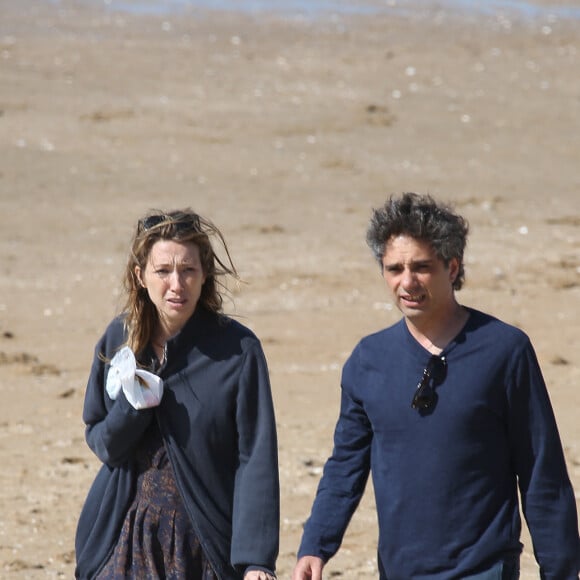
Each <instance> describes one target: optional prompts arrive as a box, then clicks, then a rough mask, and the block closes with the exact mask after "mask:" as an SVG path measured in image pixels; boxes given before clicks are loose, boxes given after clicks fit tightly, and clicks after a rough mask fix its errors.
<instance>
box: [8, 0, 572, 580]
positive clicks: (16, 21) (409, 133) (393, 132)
mask: <svg viewBox="0 0 580 580" xmlns="http://www.w3.org/2000/svg"><path fill="white" fill-rule="evenodd" d="M108 4H110V2H109V3H101V2H94V3H92V4H91V3H85V2H79V1H75V0H63V1H61V2H57V3H54V2H48V1H41V0H20V1H19V2H13V1H10V0H0V15H1V16H0V231H1V232H2V233H1V236H0V263H1V264H2V270H3V274H2V276H1V277H0V396H1V398H2V404H1V405H0V457H1V458H2V463H3V466H4V468H3V469H2V472H1V473H0V577H2V578H6V579H12V578H14V579H16V578H19V579H24V578H30V579H40V578H72V577H73V570H74V551H73V542H74V532H75V526H76V522H77V518H78V515H79V512H80V509H81V505H82V503H83V501H84V499H85V497H86V494H87V491H88V487H89V485H90V483H91V481H92V479H93V477H94V475H95V473H96V471H97V469H98V467H99V463H98V460H97V459H96V458H95V457H94V456H93V455H92V453H91V452H90V451H89V449H88V447H87V446H86V444H85V442H84V425H83V423H82V419H81V412H82V404H83V396H84V388H85V385H86V379H87V376H88V371H89V367H90V363H91V360H92V355H93V347H94V344H95V342H96V341H97V340H98V338H99V337H100V335H101V333H102V332H103V330H104V328H105V326H106V325H107V323H108V321H109V320H110V319H111V318H112V317H113V316H114V315H115V314H116V313H117V312H118V311H119V308H120V288H121V283H120V280H121V275H122V270H123V267H124V260H125V257H126V253H127V248H128V242H129V239H130V236H131V232H132V228H133V225H134V222H135V221H136V219H137V218H138V217H139V216H141V215H142V214H143V213H144V212H146V211H147V210H148V209H150V208H164V209H167V208H176V207H188V206H190V207H193V208H195V209H196V210H197V211H199V212H200V213H202V214H203V215H205V216H207V217H209V218H210V219H212V220H213V221H214V222H215V223H216V224H217V225H218V226H219V227H220V228H221V229H222V231H223V232H224V234H225V236H226V239H227V241H228V243H229V245H230V249H231V251H232V255H233V259H234V262H235V264H236V265H237V267H238V269H239V271H240V273H241V276H242V278H243V279H244V283H242V284H240V285H234V284H231V299H230V300H229V301H228V302H227V304H226V311H227V312H228V313H231V314H233V315H235V316H236V317H238V318H239V319H240V320H241V321H242V322H243V323H244V324H246V325H248V326H249V327H250V328H252V329H253V330H254V331H255V332H256V333H257V334H258V336H259V337H260V338H261V340H262V343H263V345H264V349H265V351H266V355H267V358H268V362H269V366H270V370H271V380H272V388H273V392H274V398H275V405H276V413H277V420H278V429H279V443H280V475H281V485H282V506H281V512H282V524H281V551H280V557H279V561H278V572H279V578H281V579H282V578H289V577H290V573H291V570H292V567H293V564H294V562H295V554H296V549H297V547H298V543H299V540H300V535H301V529H302V524H303V522H304V521H305V519H306V518H307V517H308V514H309V510H310V507H311V504H312V500H313V497H314V493H315V490H316V486H317V484H318V480H319V477H320V474H321V470H322V465H323V464H324V461H325V459H326V458H327V456H328V455H329V453H330V451H331V446H332V432H333V429H334V423H335V421H336V416H337V410H338V403H339V395H340V393H339V383H340V372H341V367H342V364H343V363H344V361H345V359H346V358H347V356H348V355H349V353H350V351H351V350H352V348H353V347H354V346H355V344H356V343H357V342H358V340H359V339H360V338H361V337H362V336H363V335H366V334H369V333H371V332H373V331H375V330H378V329H379V328H382V327H384V326H387V325H389V324H391V323H393V322H394V321H395V320H397V319H398V318H399V314H398V311H397V310H396V309H394V308H393V306H392V304H391V302H390V300H389V296H388V294H387V291H386V289H385V287H384V283H383V281H382V279H381V277H380V273H379V271H378V268H377V266H376V264H375V263H374V262H373V259H372V257H371V254H370V252H369V250H368V249H367V247H366V245H365V242H364V236H365V231H366V226H367V222H368V219H369V216H370V212H371V210H372V208H373V207H377V206H378V205H380V204H382V203H383V202H384V200H385V199H386V198H387V197H388V196H389V195H390V194H393V193H399V192H401V191H417V192H422V193H430V194H432V195H434V196H436V197H438V198H440V199H444V200H446V201H449V202H452V203H454V204H455V206H456V207H457V209H458V210H460V212H461V213H462V214H463V215H465V216H466V217H467V219H468V220H469V222H470V226H471V235H470V239H469V245H468V249H467V257H466V275H467V282H466V286H465V288H464V289H463V290H461V292H460V293H459V295H458V297H459V299H460V301H461V302H462V303H463V304H466V305H469V306H473V307H475V308H478V309H480V310H485V311H488V312H490V313H492V314H494V315H496V316H498V317H500V318H502V319H504V320H505V321H507V322H509V323H512V324H515V325H517V326H519V327H520V328H522V329H523V330H525V331H526V332H527V333H528V334H529V335H530V337H531V338H532V341H533V343H534V345H535V347H536V351H537V354H538V358H539V360H540V363H541V365H542V368H543V371H544V375H545V378H546V382H547V384H548V386H549V391H550V396H551V399H552V403H553V406H554V410H555V413H556V417H557V420H558V424H559V428H560V434H561V438H562V442H563V445H564V448H565V454H566V460H567V464H568V469H569V474H570V477H571V479H572V482H573V484H574V487H575V490H576V497H577V500H578V501H579V502H580V421H579V420H578V411H579V409H580V365H579V363H578V353H579V352H580V340H579V338H578V335H579V333H580V307H579V304H580V301H579V298H580V173H579V171H578V167H579V163H580V156H579V151H580V75H578V70H580V34H579V33H580V21H578V20H574V19H562V18H561V17H559V16H557V15H556V11H555V8H554V12H553V13H550V6H552V5H553V6H554V7H556V6H558V7H562V6H568V7H574V6H577V3H576V2H558V3H555V2H553V3H550V2H543V3H542V4H538V6H542V7H543V9H544V10H542V12H541V15H540V16H538V17H536V18H528V17H522V16H520V17H517V16H514V15H511V14H510V13H509V12H506V11H503V10H498V11H492V12H490V13H485V14H481V13H475V12H473V11H469V10H456V9H453V8H449V7H447V8H446V7H445V5H444V4H441V3H436V2H435V1H434V2H423V3H422V4H421V8H418V7H417V8H416V9H415V10H395V8H398V7H400V6H401V5H405V3H404V2H401V3H399V4H397V3H396V2H392V3H388V2H387V3H385V2H383V3H382V5H383V9H382V10H380V11H377V12H374V13H370V14H369V13H363V14H341V13H323V14H317V15H296V14H294V15H288V14H283V13H267V12H260V13H247V12H246V13H242V12H228V11H223V12H210V11H203V10H200V9H190V10H185V11H176V12H167V13H153V14H147V13H142V12H138V11H115V10H111V9H110V8H111V7H110V6H108ZM376 4H377V5H378V2H377V3H376ZM385 5H386V6H387V7H386V8H385ZM389 5H392V8H393V9H392V10H390V9H389ZM376 535H377V530H376V518H375V512H374V507H373V497H372V489H371V488H370V487H369V489H368V490H367V493H366V495H365V498H364V500H363V502H362V504H361V506H360V508H359V510H358V511H357V513H356V515H355V517H354V519H353V521H352V523H351V526H350V528H349V530H348V532H347V535H346V537H345V540H344V544H343V547H342V549H341V551H340V552H339V554H338V555H337V556H336V557H335V558H334V559H333V560H332V561H331V562H330V563H329V565H328V567H327V578H331V577H338V578H343V579H345V580H351V579H355V580H358V579H361V580H362V579H372V578H377V569H376V558H375V552H376ZM523 541H524V544H525V547H524V554H523V556H522V578H523V579H524V580H525V579H532V578H538V577H539V576H538V571H537V566H536V564H535V561H534V558H533V553H532V547H531V543H530V539H529V536H528V534H527V531H525V532H524V536H523Z"/></svg>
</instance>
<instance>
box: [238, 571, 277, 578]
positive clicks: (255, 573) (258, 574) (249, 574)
mask: <svg viewBox="0 0 580 580" xmlns="http://www.w3.org/2000/svg"><path fill="white" fill-rule="evenodd" d="M244 580H276V576H273V575H272V574H268V572H264V571H263V570H250V571H249V572H246V574H245V575H244Z"/></svg>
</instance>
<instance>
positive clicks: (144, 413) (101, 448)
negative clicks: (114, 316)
mask: <svg viewBox="0 0 580 580" xmlns="http://www.w3.org/2000/svg"><path fill="white" fill-rule="evenodd" d="M117 334H120V333H119V332H115V326H114V325H112V326H111V327H109V329H108V330H107V332H106V333H105V335H104V336H103V337H102V338H101V340H100V341H99V342H98V343H97V345H96V347H95V353H94V358H93V364H92V366H91V372H90V374H89V380H88V383H87V389H86V392H85V401H84V408H83V421H84V422H85V425H86V429H85V438H86V441H87V444H88V446H89V447H90V449H91V450H92V451H93V452H94V453H95V455H96V456H97V457H98V458H99V459H100V460H101V461H102V462H103V463H105V464H107V465H109V466H111V467H115V466H118V465H121V464H122V463H124V462H125V461H126V460H127V459H128V458H129V457H130V456H131V454H132V452H133V450H134V449H135V446H136V444H137V442H138V441H139V440H140V439H141V437H142V435H143V433H144V431H145V429H146V428H147V427H148V425H149V424H150V423H151V421H152V419H153V417H154V415H153V410H152V409H142V410H140V411H138V410H136V409H134V408H133V407H132V406H131V405H130V404H129V402H128V401H127V399H126V397H125V395H124V393H123V391H121V392H120V393H119V395H118V397H117V399H116V400H114V401H113V400H112V399H110V398H109V396H108V395H107V393H106V391H105V378H106V371H107V369H108V364H107V362H106V361H107V360H110V359H111V358H112V357H113V355H114V353H115V350H116V348H117V347H118V346H119V345H120V344H121V342H122V335H121V336H117Z"/></svg>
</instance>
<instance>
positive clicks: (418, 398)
mask: <svg viewBox="0 0 580 580" xmlns="http://www.w3.org/2000/svg"><path fill="white" fill-rule="evenodd" d="M446 368H447V361H446V360H445V357H441V356H436V355H432V356H431V358H430V359H429V362H428V363H427V366H426V367H425V370H424V371H423V377H422V378H421V381H420V382H419V384H418V385H417V390H416V391H415V396H414V397H413V401H412V403H411V407H413V409H419V410H422V411H426V410H428V409H430V408H431V407H432V406H433V405H434V403H435V399H436V397H437V395H436V394H435V391H434V389H433V388H432V387H431V386H430V383H431V381H433V384H435V385H437V384H439V383H441V382H442V381H443V380H444V378H445V371H446Z"/></svg>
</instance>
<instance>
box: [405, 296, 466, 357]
mask: <svg viewBox="0 0 580 580" xmlns="http://www.w3.org/2000/svg"><path fill="white" fill-rule="evenodd" d="M468 318H469V312H468V311H467V310H466V309H465V308H463V306H461V305H460V304H458V303H456V302H455V303H454V304H453V307H452V308H450V309H449V311H447V312H445V313H444V314H443V315H442V316H439V317H437V318H435V319H434V318H431V319H429V320H413V319H410V318H405V322H406V324H407V328H408V329H409V332H410V333H411V335H412V336H413V338H414V339H415V340H416V341H417V342H418V343H419V344H420V345H421V346H422V347H423V348H425V349H426V350H428V351H429V352H430V353H431V354H440V353H441V351H442V350H443V349H444V348H445V347H446V346H447V345H448V344H449V343H450V342H451V341H452V340H453V339H454V338H455V337H456V336H457V335H458V334H459V331H460V330H461V329H462V328H463V327H464V325H465V323H466V322H467V319H468Z"/></svg>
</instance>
